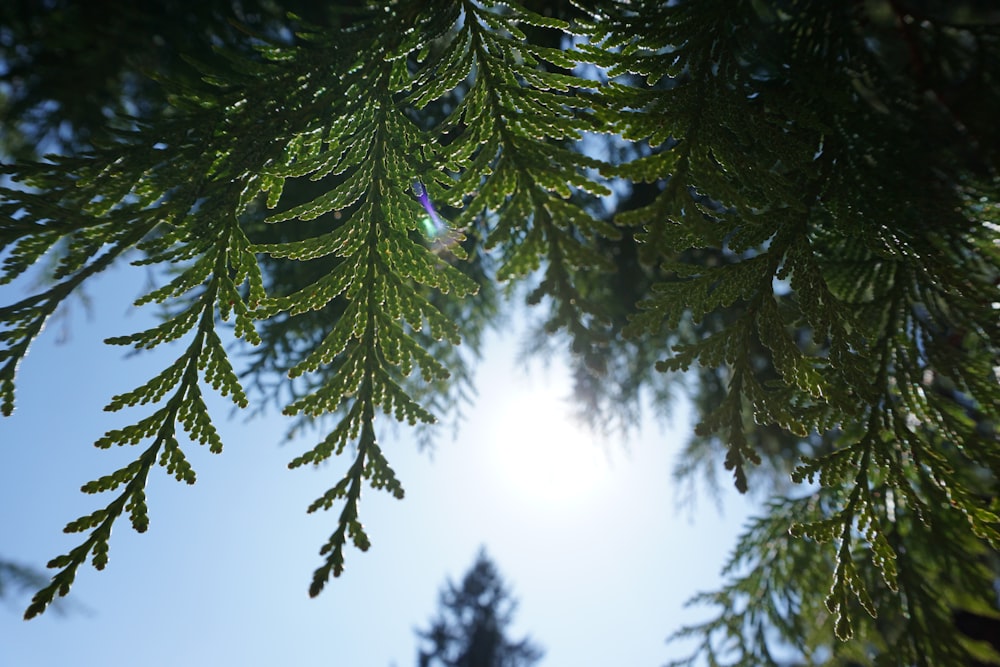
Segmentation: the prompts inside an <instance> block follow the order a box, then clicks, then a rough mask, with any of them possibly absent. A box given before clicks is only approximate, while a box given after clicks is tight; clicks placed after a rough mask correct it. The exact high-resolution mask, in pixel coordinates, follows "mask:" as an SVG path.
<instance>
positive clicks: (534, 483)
mask: <svg viewBox="0 0 1000 667" xmlns="http://www.w3.org/2000/svg"><path fill="white" fill-rule="evenodd" d="M144 276H145V274H144V273H142V270H141V269H134V268H130V267H118V268H113V269H112V270H110V271H108V272H106V274H105V275H103V276H101V277H100V278H99V279H98V280H97V281H96V282H95V283H94V284H93V285H92V286H90V288H89V289H88V294H89V296H90V298H91V301H92V309H91V312H90V313H89V315H88V314H87V313H86V312H85V310H84V309H83V308H82V307H81V305H80V304H79V303H75V304H73V307H72V308H71V309H70V312H69V314H68V316H67V317H66V318H65V320H63V321H55V322H52V323H50V325H49V326H48V327H47V330H46V331H45V332H44V333H43V335H42V336H41V337H40V339H39V340H38V341H37V342H36V345H35V347H34V349H33V351H32V352H31V353H30V354H29V356H28V358H27V359H26V360H25V362H24V363H23V364H22V367H21V370H20V376H19V393H18V404H17V410H16V412H15V414H14V416H12V417H10V418H7V419H3V420H2V421H0V443H2V444H0V507H3V508H4V509H3V512H2V514H0V528H2V531H0V535H2V538H0V539H2V540H3V541H2V542H0V554H2V555H3V556H4V557H5V558H7V559H11V560H16V561H19V562H24V563H32V564H36V565H42V564H44V562H45V561H47V560H48V559H49V558H51V557H53V556H55V555H58V554H60V553H65V552H66V551H68V550H69V549H71V548H72V547H74V546H76V544H77V543H78V542H79V541H80V536H75V535H74V536H67V535H64V534H63V533H62V532H61V529H62V527H63V525H64V524H65V523H66V522H67V521H68V520H71V519H74V518H76V517H78V516H80V515H82V514H85V513H89V512H90V511H92V510H94V509H97V508H98V507H103V506H104V505H105V504H106V502H107V501H108V499H110V496H109V497H108V498H104V497H98V496H86V495H84V494H82V493H80V491H79V487H80V485H81V484H83V483H85V482H87V481H89V480H91V479H93V478H95V477H97V476H99V475H102V474H107V473H108V472H110V471H112V470H114V469H116V468H117V467H119V466H120V465H123V464H124V463H126V462H128V461H130V460H132V458H134V457H135V456H136V454H137V452H135V451H127V450H122V449H115V450H110V451H102V450H98V449H96V448H94V447H92V446H91V444H90V443H92V442H93V441H94V440H95V439H96V438H97V437H99V436H100V435H102V434H103V433H104V431H105V430H107V429H109V428H114V427H120V426H122V425H124V424H127V423H131V421H127V420H133V419H135V418H137V417H138V416H140V413H139V412H138V411H135V410H133V411H126V412H123V413H117V414H107V413H102V412H101V408H102V407H103V405H104V404H105V403H106V402H107V400H108V399H109V398H110V397H111V396H112V395H113V394H115V393H120V392H122V391H126V390H129V389H131V388H133V387H134V386H136V385H137V384H139V383H141V382H142V381H144V380H145V379H147V378H149V377H150V376H151V375H152V374H154V373H155V372H157V371H158V370H160V369H162V368H163V366H164V365H165V363H167V362H168V361H169V360H172V359H173V358H174V355H176V354H177V353H178V350H177V349H176V348H174V349H169V350H163V351H157V352H155V353H153V354H148V355H142V356H139V357H133V358H127V359H126V358H125V350H123V349H122V348H111V347H109V346H105V345H102V344H101V340H102V339H103V338H105V337H107V336H111V335H121V334H124V333H130V332H131V331H134V330H137V329H139V328H141V327H142V326H143V325H144V323H145V322H148V321H149V319H148V318H150V317H152V316H153V313H152V311H151V309H148V308H147V309H143V310H142V311H136V310H134V309H131V308H130V306H129V302H130V299H131V298H134V297H135V296H138V295H139V293H140V290H141V289H142V287H143V283H144V281H145V277H144ZM26 282H27V281H20V282H19V283H16V284H14V285H11V286H5V287H2V288H0V303H2V304H8V303H11V302H12V301H15V300H17V299H18V298H20V297H21V296H23V295H24V289H25V285H26ZM147 311H148V312H147ZM64 327H65V328H64ZM64 334H67V335H68V340H66V341H65V342H62V343H59V339H60V338H62V337H63V335H64ZM518 336H519V334H511V333H510V330H509V329H508V330H505V335H504V336H493V337H492V338H491V341H490V343H489V344H488V345H487V348H486V354H485V359H484V360H483V362H482V364H481V365H480V367H479V371H478V383H477V384H478V388H479V393H480V395H479V399H478V401H477V404H476V406H475V408H474V409H471V410H470V411H469V413H468V418H467V420H466V421H465V422H464V423H463V425H462V428H461V429H460V431H459V432H458V435H457V437H456V438H455V439H452V438H451V436H450V434H445V435H444V436H443V437H442V438H440V440H439V443H438V446H437V448H436V449H435V450H434V451H433V453H429V452H426V451H424V452H420V451H418V449H417V447H416V445H415V444H414V442H413V439H412V438H410V436H409V435H408V434H407V433H406V431H405V429H401V430H399V431H398V432H397V433H396V434H392V433H388V434H387V435H386V437H384V438H383V447H384V449H385V452H386V455H387V456H388V458H389V461H390V463H391V464H392V465H393V467H394V468H395V470H396V472H397V473H398V475H399V477H400V478H401V480H402V482H403V484H404V486H405V488H406V494H407V497H406V498H405V499H404V500H403V501H396V500H394V499H392V498H391V497H389V496H388V495H387V494H384V493H380V492H375V491H372V490H366V492H365V494H364V495H363V499H362V506H361V513H362V519H363V521H364V522H365V526H366V528H367V530H368V531H369V535H370V537H371V539H372V543H373V544H372V548H371V550H370V551H369V552H368V553H361V552H358V551H356V550H352V551H350V552H348V561H347V570H346V571H345V573H344V575H343V576H342V577H341V578H340V579H337V580H333V581H331V583H330V584H329V585H328V586H327V589H326V591H324V593H323V594H322V595H321V596H320V597H319V598H317V599H309V597H308V596H307V594H306V589H307V586H308V583H309V579H310V577H311V574H312V570H313V569H314V568H315V567H316V566H317V565H318V564H319V563H320V558H319V556H318V554H317V551H318V549H319V547H320V545H321V544H322V543H323V542H324V541H325V540H326V538H327V536H328V535H329V533H330V531H331V530H332V529H333V527H334V525H335V520H336V514H335V512H328V513H320V514H314V515H307V514H306V513H305V508H306V507H307V506H308V504H309V503H310V502H311V501H312V500H313V499H314V498H315V497H316V496H318V495H319V494H321V493H322V492H323V491H324V490H325V489H327V488H328V487H329V486H331V485H332V484H334V483H335V482H336V481H337V480H338V479H339V478H340V476H341V475H342V473H343V471H344V470H345V469H346V466H347V463H348V461H347V460H345V459H339V460H334V461H333V462H331V463H330V464H328V465H325V466H323V467H321V468H319V469H317V470H312V469H306V470H302V469H300V470H288V469H287V467H286V464H287V462H288V461H289V460H291V459H292V458H293V457H294V456H295V455H297V454H299V453H301V452H302V451H304V450H305V449H306V448H307V447H309V446H311V444H312V443H313V440H312V438H313V437H315V436H316V435H317V434H315V433H314V434H305V435H304V436H303V438H302V439H300V440H297V441H294V442H291V443H287V444H280V443H281V441H282V436H283V433H284V429H285V428H286V427H287V423H286V422H285V421H284V420H283V419H282V418H281V417H280V416H278V415H276V414H272V415H271V416H270V417H264V418H256V419H254V420H253V421H250V422H246V421H245V420H244V419H243V418H242V417H241V416H237V417H236V418H234V419H227V418H226V415H228V414H229V407H227V406H228V404H226V403H224V402H222V401H216V402H215V403H214V406H215V410H214V414H215V415H216V418H217V424H218V425H219V426H220V431H221V433H222V435H223V440H224V442H225V451H224V452H223V453H222V454H221V455H218V456H215V455H212V454H210V453H209V452H208V451H207V450H206V449H203V448H199V447H197V446H195V445H188V446H187V447H186V448H185V451H186V453H187V454H188V457H189V459H190V460H191V463H192V464H193V466H194V468H195V470H196V471H197V473H198V483H197V484H195V485H194V486H187V485H183V484H179V483H177V482H176V481H174V480H173V479H172V478H169V477H168V476H167V475H166V473H165V471H163V470H162V469H160V468H157V469H156V473H155V474H153V475H151V480H150V485H149V488H148V500H149V505H150V519H151V525H150V529H149V531H148V532H147V533H146V534H144V535H137V534H135V533H134V532H132V530H131V529H130V528H129V527H128V526H127V523H126V522H125V521H121V522H120V524H119V525H118V526H117V527H116V530H115V532H114V534H113V536H112V541H111V553H110V557H111V561H110V564H109V566H108V568H107V569H106V570H105V571H103V572H100V573H98V572H95V571H94V570H93V569H92V568H90V567H89V566H88V567H87V568H85V569H81V571H80V575H79V576H78V578H77V582H76V584H75V586H74V589H73V592H72V593H71V595H70V600H71V604H72V605H75V606H73V607H72V613H70V614H69V615H66V616H62V617H60V616H57V615H55V614H52V613H47V614H45V615H44V616H43V617H41V618H38V619H35V620H33V621H30V622H24V621H22V620H21V618H20V615H21V612H22V611H23V607H24V604H25V603H26V602H27V600H26V599H20V600H16V601H11V600H7V601H5V602H4V603H0V646H2V647H3V648H2V663H3V665H4V666H5V667H6V666H10V667H21V666H31V667H49V666H55V665H65V664H83V665H91V664H101V665H106V666H108V667H118V666H122V667H124V666H126V665H127V666H129V667H131V666H133V665H143V666H145V667H158V666H164V667H166V666H168V665H169V666H175V665H178V664H184V665H192V666H199V665H241V666H243V667H253V666H256V665H279V664H280V665H295V666H297V667H314V666H315V667H318V666H320V665H338V666H339V665H347V666H352V667H353V666H356V667H367V666H369V665H371V666H373V667H389V666H390V665H396V666H398V667H404V666H407V665H413V664H414V663H415V654H416V640H415V636H414V633H413V630H414V628H418V627H424V626H426V625H427V622H428V619H429V618H430V616H431V615H432V614H433V613H434V611H435V609H436V602H437V594H438V590H439V589H440V587H441V585H442V584H443V583H444V581H445V579H446V578H449V577H450V578H452V579H458V578H460V577H461V575H462V574H463V573H464V571H465V570H466V569H467V568H468V567H469V566H470V565H471V564H472V562H473V559H474V557H475V555H476V552H477V550H478V549H479V547H480V545H485V546H486V548H487V550H488V552H489V554H490V555H491V556H492V557H493V558H494V560H495V561H496V563H497V565H498V567H499V568H500V571H501V572H502V574H503V575H504V577H505V579H506V581H507V582H508V584H509V585H510V586H511V588H512V589H513V591H514V593H515V595H516V597H517V598H518V599H519V600H520V605H519V608H518V612H517V617H516V618H517V623H516V626H515V635H517V636H520V635H521V634H524V633H529V634H530V635H531V636H532V637H533V638H534V639H535V641H536V642H537V643H539V644H541V645H542V646H543V647H544V648H545V649H546V657H545V658H544V659H543V661H542V662H541V663H540V664H541V665H544V666H546V667H564V666H565V667H569V666H579V665H610V664H628V665H649V666H655V665H661V664H663V663H664V662H665V661H666V660H668V659H669V658H671V657H677V656H679V655H681V654H683V648H684V646H683V645H680V644H678V645H667V644H666V643H665V639H666V637H667V636H668V635H669V634H670V633H671V632H672V631H673V630H675V629H677V628H678V627H679V626H680V625H682V624H684V623H686V622H693V621H696V620H699V619H701V618H704V617H705V616H706V614H707V613H708V611H707V610H705V609H698V608H696V609H685V608H684V607H683V603H684V601H685V600H686V599H687V598H689V597H690V596H691V595H692V594H694V593H696V592H698V591H700V590H706V589H712V588H714V587H716V586H717V583H718V572H719V569H720V567H721V565H722V562H723V560H724V558H725V557H726V555H727V553H728V552H729V550H730V549H731V548H732V545H733V543H734V540H735V536H736V534H737V532H738V530H739V528H740V525H741V524H742V521H743V519H744V517H745V516H746V514H747V511H748V509H750V506H749V504H748V503H749V501H748V500H746V499H744V498H740V497H738V496H736V494H735V493H734V492H731V491H730V490H729V489H726V491H725V494H724V497H723V507H724V510H723V513H722V514H721V515H720V513H719V512H718V511H717V510H716V507H715V505H714V503H713V502H712V501H711V500H710V499H709V498H707V497H702V498H700V499H699V502H698V503H697V511H696V512H695V513H693V514H692V513H689V512H688V511H686V510H685V511H678V510H676V509H675V507H676V505H677V494H676V489H675V485H674V483H673V481H672V478H671V467H672V465H673V460H674V457H675V455H676V454H677V453H678V452H679V451H680V448H681V446H682V445H683V442H684V438H685V433H686V431H687V429H688V428H689V424H687V423H686V420H685V419H682V418H679V417H678V418H677V419H675V420H674V424H673V427H671V428H667V429H663V428H660V427H659V426H656V425H653V424H649V425H646V426H645V427H644V428H643V430H642V433H641V435H640V436H639V437H637V438H635V439H634V440H632V441H631V442H629V443H628V444H627V446H622V445H621V444H620V443H610V444H608V443H605V444H603V445H602V444H599V443H594V442H592V441H591V440H590V438H589V436H587V434H585V433H582V432H580V431H579V430H575V427H574V426H573V425H572V423H571V420H570V419H569V417H568V414H569V408H568V406H567V405H566V404H565V403H564V402H563V401H562V399H563V398H564V397H565V396H566V395H567V394H568V391H569V389H568V381H567V378H566V374H565V369H564V368H562V366H560V365H559V364H558V363H555V364H553V365H551V366H550V367H549V368H548V369H543V368H542V367H541V365H538V364H536V365H534V366H532V367H531V369H530V370H529V371H528V372H525V371H524V370H523V369H521V368H520V367H519V365H518V364H517V363H516V361H515V358H516V353H515V348H516V343H517V340H518ZM142 414H146V413H142ZM539 434H543V435H544V436H545V437H544V438H541V439H539ZM546 441H547V442H549V443H556V444H555V445H554V446H553V445H550V444H549V445H547V444H546ZM567 443H569V444H567ZM567 448H571V455H572V457H573V460H574V461H576V460H579V461H583V462H584V463H582V464H580V466H579V467H574V468H573V470H574V473H573V475H572V476H571V477H572V478H573V479H574V480H577V481H576V482H573V483H570V482H568V481H566V480H564V479H562V477H561V476H560V475H561V473H560V469H562V468H564V467H566V466H567V465H568V464H565V463H564V462H565V461H566V460H567V457H568V456H569V455H567V454H566V451H567ZM574 465H575V464H574ZM720 466H721V462H720ZM536 471H540V472H536Z"/></svg>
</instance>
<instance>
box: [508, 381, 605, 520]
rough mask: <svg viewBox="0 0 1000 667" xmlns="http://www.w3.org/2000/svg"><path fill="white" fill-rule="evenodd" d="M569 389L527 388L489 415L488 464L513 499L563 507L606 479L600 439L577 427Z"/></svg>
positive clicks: (577, 502) (588, 494) (575, 502)
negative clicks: (489, 459)
mask: <svg viewBox="0 0 1000 667" xmlns="http://www.w3.org/2000/svg"><path fill="white" fill-rule="evenodd" d="M567 395H568V391H565V392H562V393H560V391H559V390H558V389H553V388H551V387H541V388H538V387H526V388H523V389H522V390H519V391H512V392H510V393H509V394H508V395H507V397H506V398H505V399H504V400H503V401H502V402H501V404H500V405H498V406H497V409H496V410H495V411H492V415H493V419H492V424H491V428H490V435H489V440H490V443H489V445H490V446H489V451H490V458H491V465H492V467H493V470H494V471H495V473H496V475H497V476H498V478H499V481H500V483H501V484H502V485H503V486H504V487H507V488H508V489H510V492H511V493H512V494H513V495H515V496H516V497H517V498H518V499H520V500H523V501H525V502H528V503H530V504H532V505H533V506H536V507H537V506H543V507H549V508H553V509H567V508H570V507H573V506H578V505H580V504H582V503H583V502H584V501H585V500H586V499H587V498H590V497H592V496H594V495H595V494H596V493H597V492H598V491H599V490H600V488H601V487H602V486H604V485H605V484H606V482H607V481H608V480H609V479H610V478H611V473H612V471H611V463H610V460H609V458H608V456H607V450H606V448H605V447H604V446H602V443H601V441H600V438H599V436H597V435H595V434H593V433H591V432H590V431H589V429H587V427H585V426H583V425H581V424H578V423H577V422H576V420H575V419H574V417H573V414H572V406H571V404H570V402H569V401H568V400H567V398H566V396H567Z"/></svg>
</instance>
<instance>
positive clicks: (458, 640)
mask: <svg viewBox="0 0 1000 667" xmlns="http://www.w3.org/2000/svg"><path fill="white" fill-rule="evenodd" d="M438 604H439V606H440V609H439V611H438V614H437V617H436V618H435V619H434V620H433V621H431V626H430V629H429V630H426V631H418V632H417V634H418V635H419V636H420V638H421V639H423V640H424V641H425V642H426V643H428V644H429V645H430V647H429V649H426V650H425V649H424V648H421V650H420V651H419V653H418V656H417V664H418V665H419V667H529V666H530V665H534V664H535V663H536V662H538V661H539V660H540V659H541V658H542V655H543V651H542V649H541V648H540V647H538V646H537V645H536V644H534V643H532V642H531V640H530V639H528V638H527V637H525V638H524V639H521V640H520V641H512V640H511V639H510V638H509V637H508V636H507V628H508V626H510V624H511V622H512V621H513V617H514V611H515V610H516V608H517V601H516V600H514V599H513V598H512V597H511V593H510V591H509V590H508V588H507V586H506V585H505V584H504V581H503V579H502V578H501V576H500V573H499V572H498V571H497V568H496V565H495V564H494V563H493V561H492V560H491V559H490V557H489V556H488V555H487V554H486V551H485V549H483V550H480V552H479V555H478V556H477V557H476V562H475V563H474V564H473V566H472V568H471V569H470V570H469V571H468V572H467V573H466V574H465V576H464V577H463V578H462V583H461V584H460V585H458V586H456V585H455V584H454V583H452V582H450V581H449V582H448V584H447V585H446V586H445V588H444V589H443V590H442V591H441V596H440V599H439V602H438Z"/></svg>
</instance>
